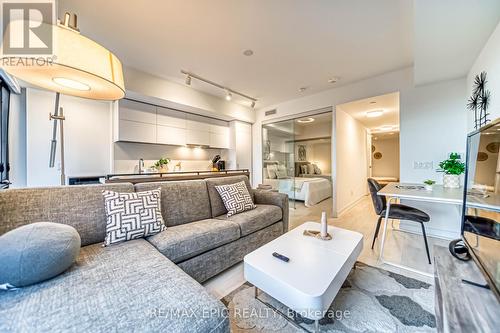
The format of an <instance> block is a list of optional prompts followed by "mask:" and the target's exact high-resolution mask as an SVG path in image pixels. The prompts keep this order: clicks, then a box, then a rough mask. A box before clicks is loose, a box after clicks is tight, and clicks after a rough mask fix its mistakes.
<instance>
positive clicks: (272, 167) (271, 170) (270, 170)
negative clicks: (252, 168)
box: [267, 164, 278, 179]
mask: <svg viewBox="0 0 500 333" xmlns="http://www.w3.org/2000/svg"><path fill="white" fill-rule="evenodd" d="M277 170H278V166H277V165H276V164H269V165H268V166H267V176H268V177H269V179H276V178H278V175H277V174H276V171H277Z"/></svg>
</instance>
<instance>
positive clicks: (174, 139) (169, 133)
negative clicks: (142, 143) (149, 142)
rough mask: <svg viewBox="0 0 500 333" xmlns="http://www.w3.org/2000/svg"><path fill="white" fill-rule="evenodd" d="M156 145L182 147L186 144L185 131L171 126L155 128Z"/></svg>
mask: <svg viewBox="0 0 500 333" xmlns="http://www.w3.org/2000/svg"><path fill="white" fill-rule="evenodd" d="M157 131H158V132H157V136H156V143H160V144H164V145H177V146H182V145H185V144H186V130H185V129H184V128H178V127H172V126H161V125H158V126H157Z"/></svg>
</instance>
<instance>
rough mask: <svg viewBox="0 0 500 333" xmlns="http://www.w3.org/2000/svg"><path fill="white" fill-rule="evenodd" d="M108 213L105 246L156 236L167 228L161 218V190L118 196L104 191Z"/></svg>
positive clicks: (116, 193)
mask: <svg viewBox="0 0 500 333" xmlns="http://www.w3.org/2000/svg"><path fill="white" fill-rule="evenodd" d="M102 195H103V196H104V207H105V210H106V238H105V240H104V246H108V245H111V244H115V243H120V242H125V241H128V240H132V239H137V238H144V237H147V236H152V235H156V234H158V233H160V232H162V231H163V230H165V229H166V226H165V222H164V221H163V217H162V215H161V207H160V204H161V189H160V188H158V189H156V190H152V191H144V192H133V193H118V192H113V191H102Z"/></svg>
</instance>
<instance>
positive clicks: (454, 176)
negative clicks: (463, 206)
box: [438, 153, 465, 188]
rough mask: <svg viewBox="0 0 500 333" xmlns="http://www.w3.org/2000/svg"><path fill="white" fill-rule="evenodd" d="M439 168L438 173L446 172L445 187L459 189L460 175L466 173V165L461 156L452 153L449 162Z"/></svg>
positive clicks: (444, 177)
mask: <svg viewBox="0 0 500 333" xmlns="http://www.w3.org/2000/svg"><path fill="white" fill-rule="evenodd" d="M439 167H440V169H439V170H438V171H440V172H444V176H443V187H445V188H459V187H460V175H461V174H463V173H464V172H465V163H463V162H462V160H461V159H460V154H458V153H451V154H450V157H449V158H448V159H447V160H444V161H442V162H441V163H439Z"/></svg>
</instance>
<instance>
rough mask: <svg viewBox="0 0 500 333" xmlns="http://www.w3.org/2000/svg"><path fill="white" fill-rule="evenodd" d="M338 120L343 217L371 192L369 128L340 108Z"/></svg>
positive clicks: (339, 209)
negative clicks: (367, 135) (368, 182)
mask: <svg viewBox="0 0 500 333" xmlns="http://www.w3.org/2000/svg"><path fill="white" fill-rule="evenodd" d="M336 119H337V121H336V143H337V144H336V149H337V156H336V159H337V160H336V166H337V170H336V181H337V212H338V214H341V213H342V212H343V211H344V210H345V209H347V208H349V207H350V206H351V205H352V204H354V203H355V202H356V201H358V200H359V199H360V198H361V197H363V196H364V195H366V194H367V193H368V188H367V183H366V176H367V166H368V161H367V160H366V159H367V156H368V154H367V152H366V149H367V147H366V128H365V127H364V126H363V125H362V124H361V123H360V122H359V121H357V120H356V119H354V118H353V117H351V116H350V115H349V114H347V113H346V112H344V111H342V110H340V109H337V113H336Z"/></svg>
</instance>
